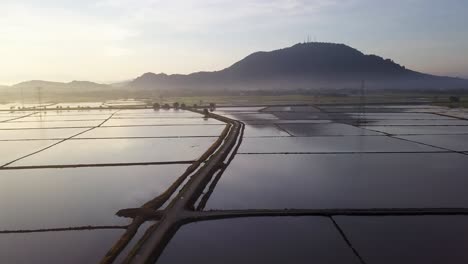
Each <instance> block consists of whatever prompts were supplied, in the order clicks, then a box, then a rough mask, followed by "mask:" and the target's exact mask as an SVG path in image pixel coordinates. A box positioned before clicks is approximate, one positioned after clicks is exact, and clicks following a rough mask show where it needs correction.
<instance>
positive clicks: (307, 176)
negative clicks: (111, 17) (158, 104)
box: [0, 101, 468, 264]
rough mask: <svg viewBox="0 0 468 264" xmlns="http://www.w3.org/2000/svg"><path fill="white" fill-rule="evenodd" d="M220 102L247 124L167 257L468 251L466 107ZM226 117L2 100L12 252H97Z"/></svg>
mask: <svg viewBox="0 0 468 264" xmlns="http://www.w3.org/2000/svg"><path fill="white" fill-rule="evenodd" d="M121 104H123V102H119V101H116V102H109V103H108V105H107V106H109V105H113V106H116V105H121ZM135 104H136V105H137V102H135ZM214 113H216V114H219V115H221V116H225V117H229V118H232V119H235V120H239V121H240V122H242V123H243V124H244V127H243V129H242V130H243V133H242V134H241V137H240V139H239V142H238V144H239V145H238V149H235V151H234V152H233V154H232V155H231V156H230V157H231V159H230V160H229V161H228V162H225V163H226V164H227V166H225V167H224V168H223V169H222V170H219V171H217V173H216V174H214V175H213V178H212V180H211V181H210V182H209V183H207V184H206V186H205V189H204V190H203V192H202V194H201V196H200V198H199V199H198V200H197V201H196V202H195V204H194V205H193V211H191V210H192V209H189V211H188V212H193V215H194V216H193V217H194V218H193V219H191V220H187V221H183V222H181V223H180V225H178V226H177V228H175V232H174V233H172V234H170V235H169V236H168V239H167V241H166V243H165V246H164V248H163V249H161V252H159V253H158V254H159V255H158V257H157V258H156V259H157V263H367V264H369V263H466V261H467V260H468V254H467V251H466V245H467V243H468V240H467V237H468V224H467V223H468V222H467V221H466V220H467V219H466V217H467V216H466V215H468V213H467V209H468V195H467V193H466V188H465V186H467V184H468V178H467V177H466V175H467V174H466V172H467V171H468V143H467V142H468V120H466V119H465V117H464V113H463V112H462V113H454V110H448V109H446V108H442V107H435V106H424V105H373V106H366V107H363V106H332V105H330V106H272V107H225V108H218V109H216V111H215V112H214ZM225 126H226V125H225V123H224V122H222V121H219V120H217V119H214V118H208V119H206V118H203V116H202V115H200V114H198V113H194V112H190V111H183V110H178V111H176V110H159V111H154V110H150V109H128V110H116V109H101V110H81V111H74V110H68V111H66V110H64V111H47V114H45V113H44V112H43V111H28V112H26V111H15V112H7V111H5V112H0V154H1V155H0V193H1V199H0V209H1V210H2V214H1V215H2V216H1V218H0V245H1V246H0V262H2V263H32V262H40V263H98V262H99V261H101V260H102V259H103V257H104V256H105V255H106V253H108V252H109V250H110V249H111V248H113V245H115V243H116V241H118V240H119V238H121V237H122V235H123V234H124V232H125V230H128V228H129V225H130V224H131V223H132V218H124V217H119V216H117V215H115V214H116V212H117V211H119V210H121V209H126V208H130V209H131V208H139V207H141V206H142V205H144V204H145V203H147V202H148V201H150V200H152V199H153V198H155V197H159V196H161V195H163V194H164V193H165V192H166V190H168V189H170V188H172V186H171V185H172V184H173V183H174V182H176V181H177V180H178V179H179V177H180V176H181V175H183V174H184V172H185V171H186V170H187V168H188V167H189V166H190V165H191V164H194V163H196V161H197V160H198V159H199V158H200V157H201V156H202V155H204V153H205V151H207V149H209V148H210V146H212V145H213V144H215V142H216V141H217V139H218V137H219V136H220V135H222V133H223V130H224V128H225ZM189 180H190V177H189V178H188V179H187V180H185V181H183V182H182V183H181V184H180V185H178V187H177V186H176V187H177V191H175V192H173V195H171V198H170V199H169V200H168V201H166V202H165V203H164V205H162V206H161V207H160V208H159V209H158V212H162V213H164V208H165V207H166V206H167V205H168V204H169V203H170V201H171V199H176V198H174V197H176V195H177V193H178V192H179V190H180V189H181V188H182V186H184V184H187V181H189ZM178 198H180V197H178ZM154 213H156V211H154ZM273 216H274V217H273ZM157 223H158V221H154V219H152V220H150V219H149V218H148V219H146V220H145V221H143V222H142V224H141V225H138V227H139V228H137V232H136V234H135V236H134V237H133V239H131V240H130V242H129V244H128V245H126V246H125V247H124V248H123V250H122V252H120V254H118V256H117V257H116V259H115V263H122V262H123V263H126V261H128V260H130V258H127V255H128V254H130V253H131V252H132V249H138V247H139V246H141V245H139V242H143V241H146V240H147V239H148V238H147V237H148V236H147V235H145V232H146V233H148V234H150V233H151V232H150V230H153V229H154V228H155V226H157ZM132 254H133V253H132ZM103 263H106V262H103Z"/></svg>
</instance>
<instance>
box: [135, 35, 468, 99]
mask: <svg viewBox="0 0 468 264" xmlns="http://www.w3.org/2000/svg"><path fill="white" fill-rule="evenodd" d="M362 80H366V82H367V83H369V84H370V85H372V87H374V88H376V89H377V88H391V89H409V88H414V89H448V88H454V89H455V88H468V85H467V84H468V81H466V80H462V79H458V78H450V77H439V76H433V75H429V74H424V73H419V72H416V71H412V70H410V69H406V68H405V67H404V66H401V65H399V64H397V63H395V62H393V61H392V60H390V59H383V58H382V57H379V56H376V55H366V54H364V53H362V52H360V51H358V50H356V49H354V48H351V47H349V46H346V45H344V44H334V43H317V42H314V43H300V44H296V45H294V46H292V47H288V48H284V49H279V50H274V51H270V52H256V53H253V54H251V55H249V56H247V57H245V58H244V59H242V60H240V61H239V62H236V63H234V64H233V65H231V66H230V67H228V68H225V69H223V70H220V71H214V72H197V73H192V74H188V75H180V74H174V75H167V74H164V73H160V74H154V73H145V74H143V75H142V76H140V77H138V78H136V79H135V80H133V81H132V82H130V83H129V84H128V85H129V86H130V87H132V88H134V89H157V90H187V89H188V90H190V89H208V90H209V89H218V90H219V89H286V90H287V89H298V88H301V89H302V88H306V89H311V88H312V89H313V88H352V87H356V86H358V85H359V84H360V83H361V81H362ZM369 87H370V86H369Z"/></svg>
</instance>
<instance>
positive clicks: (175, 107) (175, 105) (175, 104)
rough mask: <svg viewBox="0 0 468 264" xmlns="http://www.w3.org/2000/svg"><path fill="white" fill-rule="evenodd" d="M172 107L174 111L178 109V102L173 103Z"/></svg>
mask: <svg viewBox="0 0 468 264" xmlns="http://www.w3.org/2000/svg"><path fill="white" fill-rule="evenodd" d="M172 107H174V109H176V110H177V109H179V102H174V103H173V104H172Z"/></svg>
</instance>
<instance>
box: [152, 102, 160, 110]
mask: <svg viewBox="0 0 468 264" xmlns="http://www.w3.org/2000/svg"><path fill="white" fill-rule="evenodd" d="M159 108H161V105H160V104H159V103H154V104H153V109H154V110H159Z"/></svg>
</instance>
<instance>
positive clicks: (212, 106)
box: [210, 103, 216, 112]
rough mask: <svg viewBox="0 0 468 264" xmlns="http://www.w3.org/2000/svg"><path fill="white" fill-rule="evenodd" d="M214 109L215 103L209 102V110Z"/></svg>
mask: <svg viewBox="0 0 468 264" xmlns="http://www.w3.org/2000/svg"><path fill="white" fill-rule="evenodd" d="M215 109H216V104H215V103H210V111H211V112H213V111H214V110H215Z"/></svg>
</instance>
